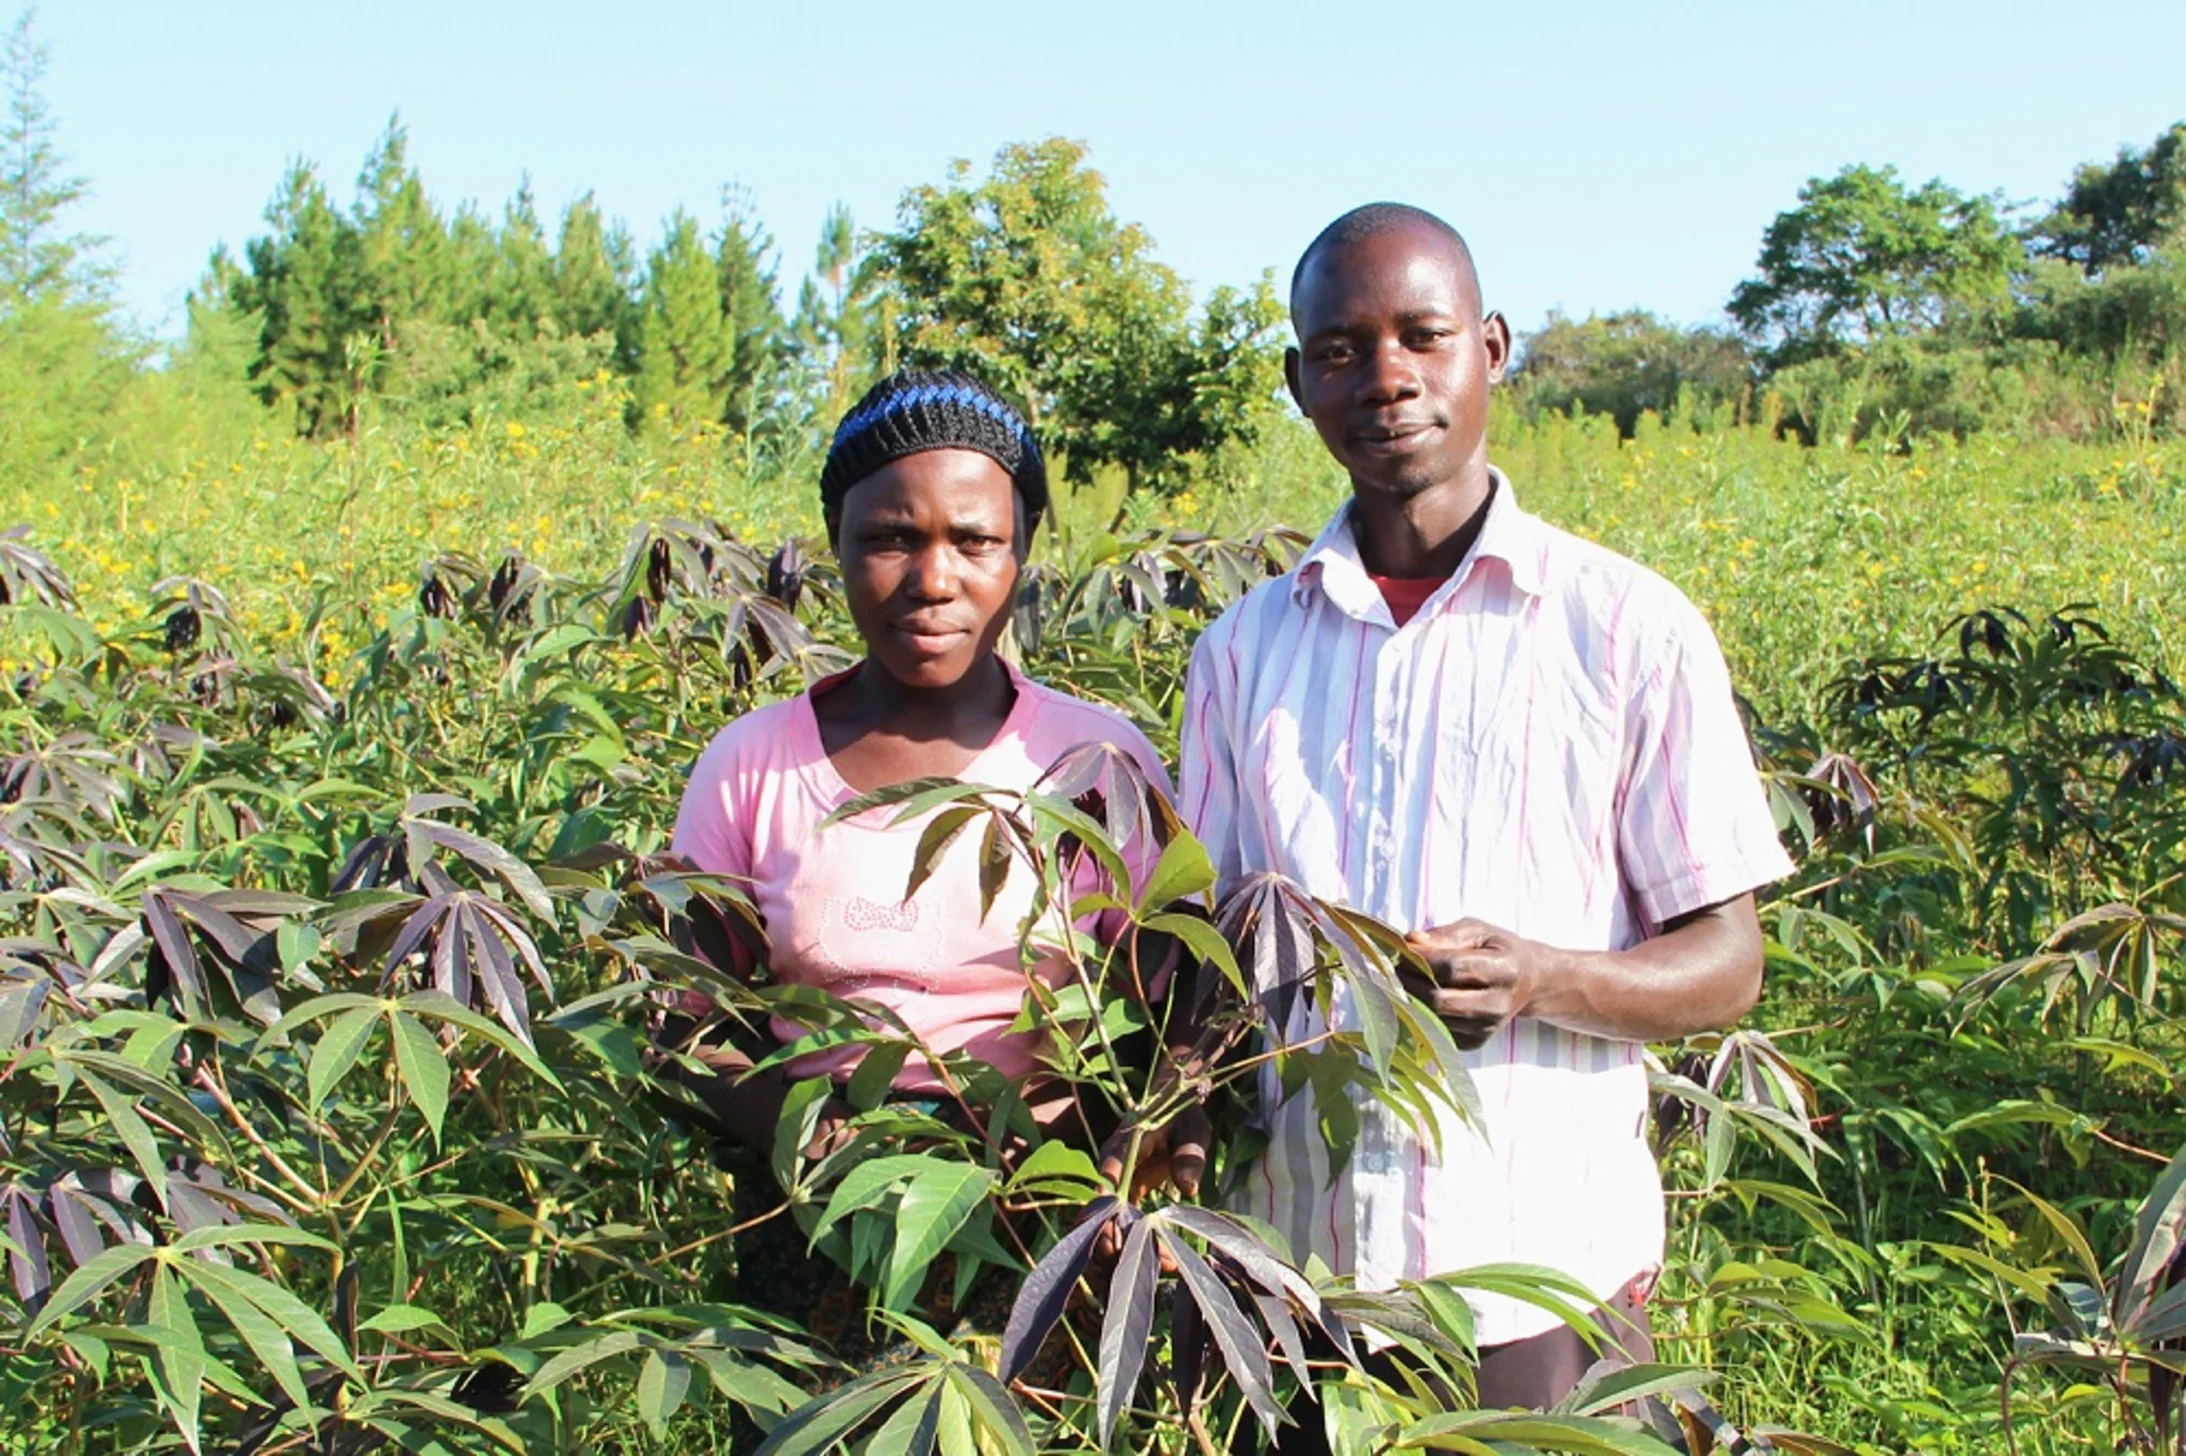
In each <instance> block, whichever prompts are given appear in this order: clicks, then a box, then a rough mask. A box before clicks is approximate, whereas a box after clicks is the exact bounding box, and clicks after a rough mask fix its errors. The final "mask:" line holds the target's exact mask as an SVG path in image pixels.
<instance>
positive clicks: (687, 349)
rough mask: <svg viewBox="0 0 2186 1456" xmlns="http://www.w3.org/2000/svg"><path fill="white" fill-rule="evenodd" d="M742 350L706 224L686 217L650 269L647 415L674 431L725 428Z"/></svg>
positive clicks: (643, 352) (642, 387) (642, 360)
mask: <svg viewBox="0 0 2186 1456" xmlns="http://www.w3.org/2000/svg"><path fill="white" fill-rule="evenodd" d="M735 357H736V348H735V343H734V340H733V337H732V335H731V334H730V331H729V330H728V329H727V328H726V327H725V326H724V323H723V320H722V314H721V276H720V274H719V272H718V271H717V270H716V269H715V267H714V260H713V255H712V253H711V252H710V251H709V250H708V248H707V246H706V240H705V238H704V237H703V236H702V235H701V234H700V232H699V228H698V220H697V219H696V218H694V217H692V216H691V215H690V214H689V213H687V212H683V211H681V210H678V211H677V212H676V214H675V216H673V217H671V218H670V219H669V220H668V230H667V235H666V236H665V237H664V238H663V239H662V240H661V243H660V246H659V247H657V248H655V249H654V250H653V253H652V255H651V256H650V257H649V258H647V260H646V265H645V305H644V317H643V321H642V323H641V325H640V330H639V359H638V372H637V378H636V380H635V382H634V393H635V395H636V402H637V406H638V409H639V411H640V412H641V415H642V416H643V417H644V418H646V419H648V420H658V421H660V422H662V423H663V424H666V425H668V426H670V427H672V428H680V429H689V428H691V427H692V426H694V425H697V424H699V423H701V422H704V421H718V420H719V419H720V418H721V414H722V410H723V406H724V403H725V400H724V397H723V391H722V388H721V386H722V384H723V382H724V381H725V380H726V379H727V377H728V374H729V369H730V366H731V363H732V361H733V360H734V359H735Z"/></svg>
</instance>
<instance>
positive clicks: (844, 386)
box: [791, 202, 882, 420]
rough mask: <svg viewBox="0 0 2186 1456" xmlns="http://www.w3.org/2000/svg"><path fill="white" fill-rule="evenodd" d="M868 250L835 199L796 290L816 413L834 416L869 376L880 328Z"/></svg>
mask: <svg viewBox="0 0 2186 1456" xmlns="http://www.w3.org/2000/svg"><path fill="white" fill-rule="evenodd" d="M876 293H877V290H876V288H875V276H874V269H873V267H872V266H871V256H870V253H869V252H868V250H867V249H866V248H865V247H863V246H862V245H861V242H860V240H859V237H858V230H857V227H856V225H855V224H854V223H853V222H852V221H851V217H850V209H849V208H847V207H845V206H843V204H841V203H839V202H838V203H836V204H835V205H834V206H833V207H830V208H829V209H828V210H827V216H826V217H825V218H824V219H823V220H822V221H821V223H820V241H819V246H818V247H817V248H815V249H814V250H813V259H812V272H811V273H810V274H809V275H807V276H806V278H805V280H804V283H803V285H802V287H801V288H800V289H799V291H798V297H797V316H796V318H795V320H794V322H793V323H792V325H791V333H792V335H793V337H794V339H795V342H796V346H797V348H798V349H799V350H801V351H802V352H803V354H804V357H805V359H806V361H807V363H808V365H809V367H810V369H811V372H812V374H813V375H814V376H816V377H817V379H818V380H819V381H820V390H821V394H822V396H823V397H822V398H821V400H820V401H819V410H820V414H821V416H822V417H823V418H824V419H829V420H832V419H835V418H838V417H839V416H840V415H841V414H842V413H843V411H844V410H846V409H848V408H849V407H850V403H851V401H852V400H854V399H856V398H857V396H858V395H859V394H860V393H861V392H862V391H863V390H864V388H865V386H866V384H867V383H868V382H869V380H868V379H867V377H866V376H867V375H869V374H870V373H871V372H872V368H873V366H874V365H875V364H876V363H881V362H882V361H879V360H876V359H875V358H874V357H873V356H874V354H875V353H876V350H875V341H876V339H877V338H878V336H879V334H878V331H879V330H880V329H881V327H882V324H881V319H880V310H879V308H878V307H877V298H876Z"/></svg>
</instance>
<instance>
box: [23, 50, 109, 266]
mask: <svg viewBox="0 0 2186 1456" xmlns="http://www.w3.org/2000/svg"><path fill="white" fill-rule="evenodd" d="M36 15H37V12H36V11H34V10H25V11H24V12H23V13H22V14H21V15H20V16H18V17H17V18H16V21H15V24H14V25H13V26H12V27H11V28H10V29H9V31H8V36H7V40H6V42H5V44H4V46H0V89H4V90H5V92H6V96H7V103H6V104H7V115H6V118H5V120H4V121H0V292H4V293H5V294H7V295H8V296H10V297H12V298H15V299H18V300H22V299H32V298H68V299H75V300H89V299H98V298H103V296H104V294H105V292H106V287H107V284H108V283H109V282H110V281H111V271H110V269H109V268H108V266H107V265H106V264H105V262H104V261H103V260H102V259H101V258H100V256H99V250H100V247H101V245H102V244H103V243H104V241H105V240H104V239H102V238H96V237H92V236H90V235H88V234H85V233H70V232H66V231H64V230H63V229H62V227H61V217H62V214H63V213H65V212H66V211H67V210H68V208H70V207H71V206H73V205H75V204H76V203H77V202H79V201H81V200H82V199H83V197H84V195H85V194H86V193H87V192H88V191H89V190H90V184H89V183H88V182H86V181H85V180H84V179H83V178H81V177H76V176H71V175H69V174H68V171H67V164H66V159H64V158H63V157H62V155H61V151H60V143H59V139H58V135H57V131H58V128H57V126H56V124H55V122H54V120H53V113H52V111H51V110H50V108H48V106H47V105H46V100H45V96H44V94H43V93H42V92H41V91H40V90H39V84H40V83H41V82H42V81H43V80H44V79H45V72H46V48H45V47H44V46H42V45H40V44H38V42H37V41H36V40H35V39H34V38H33V37H32V32H31V26H32V23H33V21H34V20H35V19H36Z"/></svg>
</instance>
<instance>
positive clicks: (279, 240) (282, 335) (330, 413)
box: [226, 161, 376, 434]
mask: <svg viewBox="0 0 2186 1456" xmlns="http://www.w3.org/2000/svg"><path fill="white" fill-rule="evenodd" d="M266 223H267V225H268V227H269V228H270V229H271V232H270V233H269V234H268V235H267V236H265V237H260V238H253V239H252V240H251V242H250V244H249V246H248V249H247V251H246V258H247V260H248V263H249V272H248V274H247V275H245V276H242V277H239V278H237V279H236V280H235V281H234V283H233V285H232V286H231V287H229V288H228V289H227V290H226V292H227V294H228V296H229V298H230V299H231V300H232V301H233V304H234V306H235V307H236V308H238V309H240V310H243V311H246V312H255V313H256V314H257V316H258V318H259V349H258V362H257V366H256V368H255V370H254V371H253V377H254V378H255V379H256V380H257V382H258V387H259V391H260V393H261V395H262V396H263V397H264V399H265V400H266V402H267V403H268V404H285V405H287V406H289V407H290V408H292V409H293V410H294V411H295V414H296V424H297V428H298V429H300V430H303V431H305V432H307V433H310V434H322V433H325V432H327V431H329V430H331V429H333V428H334V427H335V426H336V425H337V424H338V423H340V422H341V421H342V419H343V418H344V417H345V413H346V410H347V408H348V403H349V399H350V396H349V393H348V391H347V389H346V378H347V363H348V360H347V356H346V354H345V344H346V342H347V341H348V339H349V338H350V337H351V335H352V334H353V332H355V331H356V330H357V329H359V328H360V327H363V328H370V327H372V326H374V324H375V322H376V320H374V319H372V318H370V317H364V318H360V317H359V316H358V314H357V312H356V308H357V300H358V298H359V289H358V288H357V285H356V280H355V275H354V271H353V270H354V268H355V259H356V256H357V246H356V238H355V229H354V228H352V227H351V226H350V224H349V222H348V220H347V219H346V218H344V217H343V216H342V215H341V213H340V212H339V211H338V210H337V209H336V208H335V206H334V204H333V203H332V202H331V201H330V200H329V199H328V197H327V195H326V184H325V183H323V182H321V181H320V180H319V175H318V173H317V171H316V170H314V169H313V168H312V166H311V164H310V163H308V162H301V161H299V162H296V163H294V164H292V165H291V166H290V168H289V171H288V176H287V177H286V178H284V179H283V180H282V184H281V190H280V192H279V193H277V194H276V195H275V197H274V200H273V202H272V204H271V205H269V206H268V207H267V209H266Z"/></svg>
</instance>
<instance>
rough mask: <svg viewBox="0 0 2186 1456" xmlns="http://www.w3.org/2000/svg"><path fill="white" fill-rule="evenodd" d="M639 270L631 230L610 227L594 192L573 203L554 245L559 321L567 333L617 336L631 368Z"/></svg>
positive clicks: (619, 354) (622, 358) (620, 354)
mask: <svg viewBox="0 0 2186 1456" xmlns="http://www.w3.org/2000/svg"><path fill="white" fill-rule="evenodd" d="M636 274H637V263H636V259H635V258H634V257H633V256H632V248H631V245H630V235H629V233H628V232H626V231H624V230H623V229H622V228H621V227H619V226H616V227H610V226H608V224H607V221H606V219H605V218H604V217H602V216H601V214H600V208H599V204H598V203H596V202H594V201H593V200H592V194H591V193H589V192H587V193H586V194H585V195H584V196H582V197H580V198H578V199H577V200H576V201H575V202H573V203H571V204H570V205H569V207H568V208H567V209H566V210H565V211H564V212H563V213H562V231H561V236H560V238H559V239H558V240H557V241H556V243H555V246H554V293H555V321H556V322H558V323H559V324H560V325H561V326H562V332H563V333H565V334H578V335H583V336H588V337H589V336H592V335H596V334H607V335H611V336H612V337H613V338H614V340H615V355H616V358H617V360H618V361H619V362H620V367H622V368H623V369H624V370H625V371H626V372H630V371H634V369H635V366H636V360H637V352H638V310H637V305H636V302H635V300H634V299H633V297H632V293H633V289H634V286H635V278H636Z"/></svg>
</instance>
